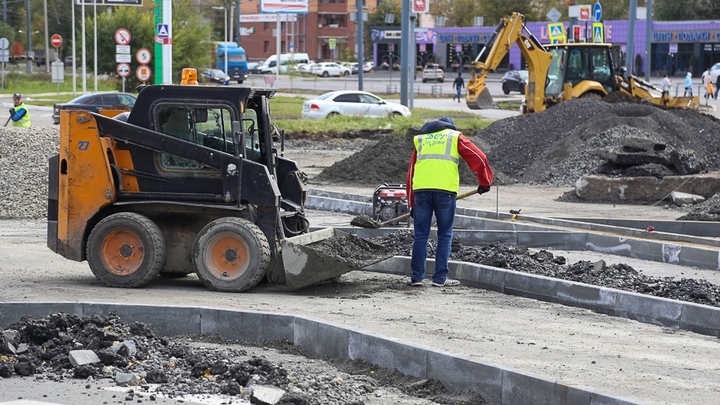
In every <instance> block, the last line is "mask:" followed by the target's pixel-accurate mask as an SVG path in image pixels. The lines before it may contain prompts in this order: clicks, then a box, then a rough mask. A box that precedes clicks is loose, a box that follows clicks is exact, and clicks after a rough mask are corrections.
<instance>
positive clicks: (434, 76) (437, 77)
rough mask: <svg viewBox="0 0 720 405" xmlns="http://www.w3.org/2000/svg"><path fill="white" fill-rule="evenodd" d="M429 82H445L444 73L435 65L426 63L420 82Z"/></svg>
mask: <svg viewBox="0 0 720 405" xmlns="http://www.w3.org/2000/svg"><path fill="white" fill-rule="evenodd" d="M430 81H433V82H440V83H442V82H444V81H445V72H443V70H442V69H441V68H440V65H438V64H437V63H428V64H427V65H425V68H424V69H423V71H422V82H423V83H427V82H430Z"/></svg>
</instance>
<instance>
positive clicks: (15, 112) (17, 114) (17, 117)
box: [10, 93, 30, 127]
mask: <svg viewBox="0 0 720 405" xmlns="http://www.w3.org/2000/svg"><path fill="white" fill-rule="evenodd" d="M13 104H14V105H15V106H14V107H13V108H11V109H10V119H11V120H13V126H14V127H30V111H28V109H27V107H26V106H25V103H23V102H22V96H21V95H20V93H15V94H13Z"/></svg>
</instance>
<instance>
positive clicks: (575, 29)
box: [573, 25, 580, 42]
mask: <svg viewBox="0 0 720 405" xmlns="http://www.w3.org/2000/svg"><path fill="white" fill-rule="evenodd" d="M573 39H574V40H575V42H580V26H579V25H573Z"/></svg>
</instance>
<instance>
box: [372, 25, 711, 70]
mask: <svg viewBox="0 0 720 405" xmlns="http://www.w3.org/2000/svg"><path fill="white" fill-rule="evenodd" d="M604 24H605V42H610V43H614V44H618V45H620V46H621V47H622V49H623V50H626V49H627V41H628V30H629V22H628V21H626V20H622V21H605V22H604ZM526 26H527V28H528V29H529V31H530V32H531V33H532V34H533V35H535V36H536V37H537V38H538V39H539V40H540V42H541V43H549V42H550V41H549V38H548V35H547V23H546V22H529V23H527V24H526ZM565 26H566V28H567V27H568V24H567V23H566V24H565ZM495 28H496V27H462V28H449V27H438V28H417V29H416V31H415V38H416V54H417V61H416V64H417V65H418V66H419V67H422V66H424V65H425V64H427V63H439V64H440V65H442V66H443V67H444V68H445V69H446V70H452V71H457V70H458V69H463V70H466V71H467V70H469V68H470V63H471V62H472V61H473V60H474V59H475V57H476V56H477V54H478V53H479V52H480V50H482V48H483V47H484V46H485V44H486V43H487V41H488V40H489V39H490V37H491V36H492V34H493V32H494V31H495ZM591 30H592V23H587V24H586V23H584V22H581V23H580V37H581V38H580V40H581V41H583V40H587V41H589V40H590V38H591ZM634 31H635V32H634V51H635V52H634V53H635V55H634V56H633V58H635V59H634V61H635V69H634V73H635V74H636V75H644V74H645V73H644V72H645V69H646V67H647V66H648V65H647V62H648V61H647V54H646V48H647V47H646V41H647V38H646V32H647V31H646V21H645V20H638V21H636V23H635V30H634ZM652 34H653V35H652V37H651V44H650V46H651V48H650V51H651V52H650V53H651V61H650V62H651V63H650V69H651V70H650V72H651V75H652V76H661V75H662V74H664V73H669V74H671V75H672V76H682V75H684V74H685V72H687V71H688V70H689V71H690V72H691V73H692V74H693V76H699V75H701V74H702V72H703V71H704V70H705V69H708V68H709V67H710V66H712V65H713V64H714V63H718V62H720V22H714V21H677V22H670V21H656V22H654V23H653V33H652ZM371 41H372V58H373V61H374V62H375V65H376V66H380V67H382V66H386V67H387V66H389V65H393V64H395V63H397V64H398V65H399V63H400V45H401V40H400V27H374V28H371ZM628 57H630V56H628ZM368 58H370V56H368ZM391 61H392V62H391ZM524 67H525V62H524V60H523V58H522V55H521V53H520V49H519V48H518V47H517V46H513V47H512V48H511V49H510V52H509V53H508V55H506V56H505V58H504V59H503V61H502V62H501V64H500V66H499V68H498V70H499V71H503V70H508V69H522V68H524Z"/></svg>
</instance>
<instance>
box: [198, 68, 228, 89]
mask: <svg viewBox="0 0 720 405" xmlns="http://www.w3.org/2000/svg"><path fill="white" fill-rule="evenodd" d="M200 81H202V82H204V83H217V84H224V85H226V86H227V85H229V84H230V76H228V75H227V74H225V72H223V71H222V70H220V69H205V70H204V71H203V72H202V73H201V74H200Z"/></svg>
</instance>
